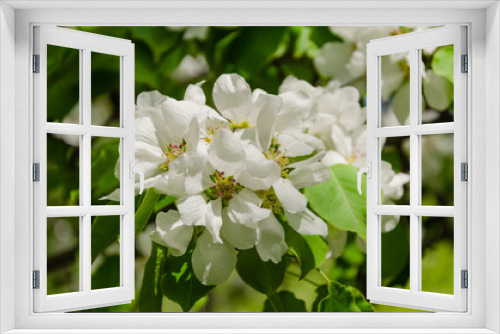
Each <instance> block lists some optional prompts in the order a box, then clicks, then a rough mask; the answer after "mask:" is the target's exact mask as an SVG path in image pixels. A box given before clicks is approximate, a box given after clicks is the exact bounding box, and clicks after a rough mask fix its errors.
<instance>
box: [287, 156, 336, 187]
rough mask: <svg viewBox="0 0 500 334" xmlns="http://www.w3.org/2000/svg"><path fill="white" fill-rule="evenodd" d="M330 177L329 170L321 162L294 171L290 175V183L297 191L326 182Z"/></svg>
mask: <svg viewBox="0 0 500 334" xmlns="http://www.w3.org/2000/svg"><path fill="white" fill-rule="evenodd" d="M330 177H331V173H330V169H329V168H328V167H327V166H326V165H325V164H324V163H321V162H315V163H313V164H311V165H308V166H305V167H302V168H297V169H294V170H293V171H292V172H291V173H290V181H292V183H293V185H294V186H295V187H296V188H298V189H300V188H306V187H312V186H314V185H317V184H320V183H323V182H325V181H328V180H329V179H330Z"/></svg>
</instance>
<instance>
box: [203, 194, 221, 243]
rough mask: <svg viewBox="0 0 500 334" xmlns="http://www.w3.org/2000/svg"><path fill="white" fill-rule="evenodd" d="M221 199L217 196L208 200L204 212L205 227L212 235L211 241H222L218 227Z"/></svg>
mask: <svg viewBox="0 0 500 334" xmlns="http://www.w3.org/2000/svg"><path fill="white" fill-rule="evenodd" d="M221 209H222V199H221V198H217V199H216V200H215V201H210V202H208V204H207V210H206V213H205V227H206V229H207V230H208V232H210V234H211V235H212V239H213V242H217V243H220V244H221V243H222V239H221V238H220V229H221V227H222V216H221Z"/></svg>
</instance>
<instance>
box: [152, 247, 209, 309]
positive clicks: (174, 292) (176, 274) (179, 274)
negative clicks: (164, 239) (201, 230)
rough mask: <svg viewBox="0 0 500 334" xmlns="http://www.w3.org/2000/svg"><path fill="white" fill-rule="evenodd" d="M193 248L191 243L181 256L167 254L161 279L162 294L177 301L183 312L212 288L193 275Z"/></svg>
mask: <svg viewBox="0 0 500 334" xmlns="http://www.w3.org/2000/svg"><path fill="white" fill-rule="evenodd" d="M193 249H194V245H191V246H190V247H189V249H188V250H187V251H186V254H184V255H183V256H179V257H175V256H172V255H169V256H168V257H167V264H166V273H165V274H164V275H163V276H162V279H161V287H162V291H163V294H164V295H165V296H166V297H167V298H168V299H170V300H172V301H174V302H176V303H178V304H179V305H180V306H181V307H182V310H183V311H184V312H188V311H189V310H190V309H191V308H192V307H193V305H194V304H195V303H196V302H197V301H198V300H199V299H201V298H203V297H204V296H205V295H206V294H207V293H209V292H210V290H212V289H213V288H214V287H213V286H206V285H203V284H201V282H200V281H198V279H197V278H196V276H195V275H194V272H193V266H192V265H191V255H192V253H193Z"/></svg>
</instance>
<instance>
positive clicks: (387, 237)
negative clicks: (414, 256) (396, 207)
mask: <svg viewBox="0 0 500 334" xmlns="http://www.w3.org/2000/svg"><path fill="white" fill-rule="evenodd" d="M406 225H407V223H406ZM407 228H408V226H405V221H404V220H403V218H401V220H400V222H399V224H398V225H397V226H396V227H395V228H394V229H393V230H392V231H390V232H386V233H382V278H390V277H394V276H396V275H397V274H399V273H400V272H401V270H403V269H404V268H405V267H406V264H407V263H408V261H409V259H410V238H409V231H408V229H407Z"/></svg>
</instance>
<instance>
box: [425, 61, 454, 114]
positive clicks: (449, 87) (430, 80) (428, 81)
mask: <svg viewBox="0 0 500 334" xmlns="http://www.w3.org/2000/svg"><path fill="white" fill-rule="evenodd" d="M422 82H423V90H424V96H425V101H426V102H427V105H429V106H430V107H431V108H433V109H435V110H437V111H444V110H446V109H447V108H448V106H449V105H450V103H451V101H453V84H452V83H451V82H450V81H449V80H448V79H446V78H445V77H443V76H440V75H437V74H436V73H435V72H434V71H433V70H426V71H425V76H424V77H423V78H422Z"/></svg>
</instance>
